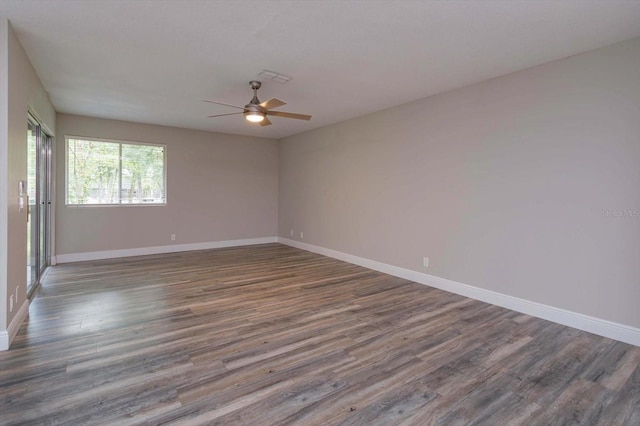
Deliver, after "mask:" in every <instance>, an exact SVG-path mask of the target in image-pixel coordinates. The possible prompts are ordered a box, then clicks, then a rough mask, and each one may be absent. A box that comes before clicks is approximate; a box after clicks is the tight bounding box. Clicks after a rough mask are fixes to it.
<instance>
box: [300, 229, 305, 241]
mask: <svg viewBox="0 0 640 426" xmlns="http://www.w3.org/2000/svg"><path fill="white" fill-rule="evenodd" d="M300 239H301V240H304V232H302V231H300Z"/></svg>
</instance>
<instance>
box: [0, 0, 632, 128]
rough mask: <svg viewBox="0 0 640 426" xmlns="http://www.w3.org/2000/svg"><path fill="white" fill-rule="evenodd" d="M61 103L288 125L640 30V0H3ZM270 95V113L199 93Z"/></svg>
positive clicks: (182, 120) (100, 113) (3, 9)
mask: <svg viewBox="0 0 640 426" xmlns="http://www.w3.org/2000/svg"><path fill="white" fill-rule="evenodd" d="M0 14H1V15H2V16H4V17H7V18H8V19H9V20H10V22H11V24H12V26H13V29H14V31H15V33H16V34H17V36H18V39H19V40H20V42H21V44H22V45H23V46H24V49H25V50H26V52H27V55H28V56H29V58H30V60H31V62H32V63H33V66H34V67H35V69H36V71H37V72H38V75H39V76H40V79H41V80H42V83H43V85H44V87H45V88H46V90H47V91H48V92H49V95H50V97H51V101H52V102H53V104H54V106H55V108H56V110H58V111H59V112H65V113H72V114H81V115H89V116H96V117H105V118H114V119H121V120H127V121H136V122H143V123H154V124H162V125H168V126H176V127H185V128H192V129H201V130H208V131H214V132H222V133H233V134H243V135H253V136H265V137H271V138H282V137H285V136H289V135H293V134H296V133H300V132H303V131H306V130H310V129H313V128H316V127H321V126H326V125H328V124H332V123H336V122H339V121H343V120H345V119H349V118H353V117H357V116H361V115H364V114H367V113H371V112H374V111H379V110H382V109H385V108H389V107H392V106H395V105H399V104H402V103H406V102H409V101H412V100H415V99H419V98H423V97H426V96H430V95H433V94H436V93H441V92H444V91H447V90H450V89H453V88H457V87H461V86H465V85H468V84H472V83H475V82H478V81H482V80H487V79H490V78H493V77H497V76H500V75H504V74H507V73H510V72H513V71H517V70H521V69H524V68H528V67H531V66H535V65H538V64H542V63H545V62H549V61H553V60H556V59H560V58H564V57H567V56H570V55H573V54H576V53H579V52H583V51H587V50H591V49H594V48H598V47H602V46H606V45H609V44H613V43H616V42H618V41H622V40H626V39H630V38H634V37H639V36H640V1H622V0H603V1H589V0H539V1H533V0H495V1H494V0H491V1H490V0H476V1H411V0H405V1H392V0H385V1H375V0H360V1H357V0H345V1H339V0H322V1H317V0H297V1H284V0H283V1H279V0H257V1H252V0H228V1H223V0H218V1H214V0H209V1H204V0H203V1H196V0H138V1H133V0H102V1H97V0H96V1H88V0H85V1H77V0H76V1H70V0H40V1H34V0H0ZM263 69H268V70H273V71H277V72H281V73H283V74H287V75H290V76H292V77H293V78H292V80H291V81H290V82H288V83H286V84H280V83H277V82H273V81H266V82H264V85H263V88H262V89H261V90H260V92H259V97H260V99H261V100H266V99H268V98H271V97H278V98H280V99H283V100H285V101H287V102H288V105H286V106H284V107H281V108H279V109H280V110H284V111H291V112H300V113H305V114H312V115H313V118H312V119H311V121H309V122H305V121H298V120H290V119H283V118H279V117H274V118H273V119H272V122H273V125H272V126H268V127H260V126H257V125H255V124H254V125H251V124H249V123H247V122H246V121H245V120H244V119H243V118H242V116H241V115H232V116H229V117H222V118H206V116H207V115H210V114H222V113H226V112H235V110H233V109H231V108H227V107H223V106H217V105H213V104H207V103H204V102H201V101H200V99H211V100H217V101H220V102H224V103H229V104H234V105H244V104H245V103H247V102H248V101H249V100H250V99H251V91H250V90H249V88H248V82H249V80H252V79H256V78H257V74H258V73H259V72H260V71H262V70H263Z"/></svg>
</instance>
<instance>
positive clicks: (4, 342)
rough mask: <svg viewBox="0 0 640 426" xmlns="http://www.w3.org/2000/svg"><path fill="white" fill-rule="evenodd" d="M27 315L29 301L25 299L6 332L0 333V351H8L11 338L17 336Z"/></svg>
mask: <svg viewBox="0 0 640 426" xmlns="http://www.w3.org/2000/svg"><path fill="white" fill-rule="evenodd" d="M28 315H29V300H28V299H26V300H25V301H24V302H23V303H22V306H20V309H18V312H16V316H14V317H13V320H12V321H11V324H9V327H8V328H7V329H6V330H2V331H0V351H6V350H9V346H11V342H12V341H13V338H14V337H16V334H18V330H20V326H21V325H22V323H23V322H24V320H25V318H27V316H28Z"/></svg>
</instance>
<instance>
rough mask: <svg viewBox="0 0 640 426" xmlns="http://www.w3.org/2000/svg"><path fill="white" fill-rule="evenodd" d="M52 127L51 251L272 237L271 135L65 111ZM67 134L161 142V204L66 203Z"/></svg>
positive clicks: (274, 151)
mask: <svg viewBox="0 0 640 426" xmlns="http://www.w3.org/2000/svg"><path fill="white" fill-rule="evenodd" d="M57 129H58V135H59V137H58V138H57V147H56V148H57V153H58V155H57V159H56V167H57V170H59V173H58V175H59V176H61V178H60V179H58V181H57V185H56V189H57V197H56V245H55V250H56V254H57V255H62V254H76V253H85V252H93V251H103V250H118V249H132V248H144V247H154V246H165V245H171V244H189V243H201V242H215V241H225V240H235V239H245V238H259V237H273V236H275V235H276V232H277V214H278V206H277V197H278V196H277V191H278V142H277V141H275V140H271V139H265V138H255V137H242V136H231V135H223V134H216V133H209V132H201V131H195V130H186V129H178V128H172V127H163V126H156V125H147V124H137V123H129V122H123V121H114V120H105V119H99V118H90V117H81V116H75V115H67V114H58V122H57ZM65 135H70V136H84V137H97V138H106V139H117V140H124V141H135V142H150V143H156V144H166V145H167V197H168V201H167V205H166V206H122V207H77V206H76V207H69V206H66V205H65V191H64V185H65V182H64V178H63V176H64V172H63V171H64V168H65V149H64V148H65V140H64V136H65ZM170 234H176V241H171V239H170Z"/></svg>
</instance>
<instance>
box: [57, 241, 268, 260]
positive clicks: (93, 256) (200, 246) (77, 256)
mask: <svg viewBox="0 0 640 426" xmlns="http://www.w3.org/2000/svg"><path fill="white" fill-rule="evenodd" d="M277 241H278V238H277V237H262V238H247V239H243V240H226V241H211V242H205V243H192V244H173V245H169V246H155V247H140V248H133V249H122V250H105V251H91V252H86V253H71V254H58V255H57V256H56V264H60V263H71V262H84V261H86V260H100V259H114V258H118V257H130V256H144V255H148V254H161V253H177V252H180V251H192V250H207V249H213V248H223V247H236V246H251V245H255V244H268V243H275V242H277Z"/></svg>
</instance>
